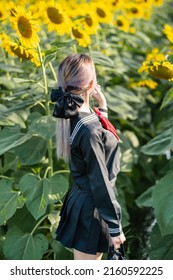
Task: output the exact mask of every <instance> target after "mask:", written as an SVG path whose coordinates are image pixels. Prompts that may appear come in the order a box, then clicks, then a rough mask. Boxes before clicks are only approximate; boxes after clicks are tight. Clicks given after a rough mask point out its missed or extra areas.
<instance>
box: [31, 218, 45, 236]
mask: <svg viewBox="0 0 173 280" xmlns="http://www.w3.org/2000/svg"><path fill="white" fill-rule="evenodd" d="M48 215H49V214H46V215H45V216H43V217H42V218H41V219H40V220H39V221H38V223H37V224H36V225H35V227H34V228H33V230H32V231H31V234H32V235H33V234H34V232H35V231H36V229H37V228H38V226H39V225H40V224H41V223H42V222H43V221H44V220H45V219H46V218H47V217H48Z"/></svg>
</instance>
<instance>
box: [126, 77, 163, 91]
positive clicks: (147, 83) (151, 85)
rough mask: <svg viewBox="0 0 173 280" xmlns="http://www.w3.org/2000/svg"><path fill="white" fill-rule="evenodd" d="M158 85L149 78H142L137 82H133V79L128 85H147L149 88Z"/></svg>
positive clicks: (132, 86)
mask: <svg viewBox="0 0 173 280" xmlns="http://www.w3.org/2000/svg"><path fill="white" fill-rule="evenodd" d="M157 86H158V83H156V82H155V81H153V80H149V79H144V80H141V81H138V82H134V81H133V80H131V81H130V83H129V87H130V88H134V87H148V88H150V89H155V88H156V87H157Z"/></svg>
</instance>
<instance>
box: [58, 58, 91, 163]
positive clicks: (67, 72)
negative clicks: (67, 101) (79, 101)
mask: <svg viewBox="0 0 173 280" xmlns="http://www.w3.org/2000/svg"><path fill="white" fill-rule="evenodd" d="M91 81H93V84H94V85H95V84H96V73H95V66H94V62H93V60H92V59H91V58H90V57H89V56H88V55H86V54H71V55H69V56H67V57H66V58H65V59H64V60H63V61H62V62H61V63H60V65H59V68H58V84H59V86H60V87H62V89H63V91H64V92H65V90H66V88H67V87H68V86H73V87H77V88H79V90H77V92H76V94H81V93H83V92H84V90H85V88H86V87H87V86H88V85H89V83H90V82H91ZM73 93H75V92H73ZM56 142H57V157H58V159H59V158H61V157H62V158H63V159H64V161H66V162H68V161H69V159H70V120H69V119H63V118H60V119H57V125H56Z"/></svg>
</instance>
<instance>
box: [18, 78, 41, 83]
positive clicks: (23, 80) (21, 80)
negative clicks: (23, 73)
mask: <svg viewBox="0 0 173 280" xmlns="http://www.w3.org/2000/svg"><path fill="white" fill-rule="evenodd" d="M13 80H14V82H15V83H29V84H30V83H36V81H35V80H28V79H23V78H13Z"/></svg>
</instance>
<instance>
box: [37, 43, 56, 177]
mask: <svg viewBox="0 0 173 280" xmlns="http://www.w3.org/2000/svg"><path fill="white" fill-rule="evenodd" d="M38 54H39V59H40V63H41V68H42V74H43V82H44V98H45V111H46V116H50V107H49V95H48V84H47V77H46V67H45V65H44V60H43V56H42V53H41V48H40V45H38ZM47 145H48V162H49V167H50V169H49V173H48V177H50V176H51V175H52V174H53V157H52V139H49V140H48V143H47Z"/></svg>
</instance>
